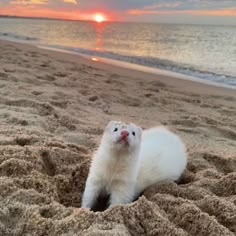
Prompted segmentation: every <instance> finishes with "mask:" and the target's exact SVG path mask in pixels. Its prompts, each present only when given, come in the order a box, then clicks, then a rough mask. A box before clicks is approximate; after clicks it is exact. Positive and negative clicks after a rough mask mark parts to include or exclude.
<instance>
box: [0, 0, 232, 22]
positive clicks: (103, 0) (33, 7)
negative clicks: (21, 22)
mask: <svg viewBox="0 0 236 236" xmlns="http://www.w3.org/2000/svg"><path fill="white" fill-rule="evenodd" d="M235 1H236V0H222V1H215V0H205V1H204V4H203V1H200V0H195V1H185V0H178V1H176V2H170V1H164V0H145V1H144V0H136V2H135V3H134V2H131V1H130V2H129V1H127V2H126V1H118V0H109V1H107V0H5V1H1V0H0V14H2V15H17V16H30V17H49V18H61V19H72V20H94V15H95V14H98V13H100V14H103V15H104V17H105V19H106V20H107V21H117V20H118V21H129V20H130V21H154V22H155V21H156V22H162V20H163V19H164V20H163V21H165V20H167V22H168V21H170V22H178V20H179V19H181V20H182V21H186V22H187V23H188V22H189V20H191V19H194V20H199V21H201V18H202V17H201V16H204V17H208V18H206V19H208V20H209V23H211V21H212V22H213V23H214V22H216V23H217V20H218V21H219V22H220V23H222V22H223V23H224V19H226V20H230V21H229V23H230V22H235V24H236V7H235ZM187 4H188V5H187ZM191 4H192V5H191ZM201 4H202V5H201ZM191 16H192V18H191ZM219 16H220V20H219V18H216V17H219Z"/></svg>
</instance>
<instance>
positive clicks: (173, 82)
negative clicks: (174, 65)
mask: <svg viewBox="0 0 236 236" xmlns="http://www.w3.org/2000/svg"><path fill="white" fill-rule="evenodd" d="M113 119H115V120H123V121H127V122H128V121H132V122H134V123H137V124H138V125H140V126H142V127H143V128H148V127H152V126H154V125H159V124H162V125H167V126H168V127H169V128H170V129H171V130H173V131H174V132H176V133H177V134H178V135H180V136H181V137H182V139H183V140H184V141H185V143H186V146H187V150H188V156H189V160H188V166H187V169H186V171H185V173H184V175H183V177H182V178H181V180H180V181H179V183H178V184H177V183H174V182H163V183H159V184H156V185H154V186H152V187H150V188H148V189H147V190H146V191H145V192H144V194H143V195H142V196H141V197H140V198H139V199H138V200H137V201H135V202H133V203H131V204H127V205H121V206H116V207H113V208H111V209H108V210H106V211H104V212H96V213H94V212H91V211H88V210H86V209H81V208H80V202H81V195H82V192H83V189H84V183H85V181H86V177H87V174H88V168H89V163H90V158H91V156H92V153H93V151H94V150H95V148H96V147H97V145H98V144H99V140H100V137H101V134H102V132H103V128H104V126H105V125H106V124H107V122H108V121H109V120H113ZM170 148H171V147H170ZM235 234H236V92H235V90H230V89H224V88H218V87H214V86H208V85H203V84H199V83H195V82H191V81H184V80H179V79H175V78H169V77H167V76H156V75H152V74H147V73H142V72H137V71H134V70H129V69H122V68H117V67H115V66H109V65H107V64H103V63H101V62H93V61H89V60H86V59H83V58H80V57H78V56H75V55H69V54H63V53H59V52H50V51H47V50H42V49H37V48H36V47H33V46H26V45H22V44H17V43H10V42H5V41H0V235H6V236H8V235H14V236H15V235H37V236H39V235H63V236H66V235H68V236H72V235H96V236H97V235H201V236H203V235H207V236H209V235H235Z"/></svg>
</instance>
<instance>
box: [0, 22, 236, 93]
mask: <svg viewBox="0 0 236 236" xmlns="http://www.w3.org/2000/svg"><path fill="white" fill-rule="evenodd" d="M0 39H6V40H13V41H20V42H27V43H29V44H34V45H37V46H42V47H49V48H52V49H60V50H61V49H63V50H66V51H70V52H77V53H80V54H83V55H87V56H91V57H93V56H96V57H101V58H106V59H112V60H116V61H120V62H126V63H131V64H134V65H141V66H145V67H146V68H152V69H153V68H156V69H161V70H163V71H165V72H174V73H178V74H182V75H185V76H190V77H194V78H196V79H199V80H200V81H206V82H214V83H215V82H216V83H218V85H219V86H221V85H222V86H228V87H232V88H235V89H236V27H233V26H210V25H209V26H207V25H175V24H172V25H171V24H158V23H155V24H154V23H113V22H103V23H96V22H82V21H66V20H46V19H23V18H22V19H21V18H0Z"/></svg>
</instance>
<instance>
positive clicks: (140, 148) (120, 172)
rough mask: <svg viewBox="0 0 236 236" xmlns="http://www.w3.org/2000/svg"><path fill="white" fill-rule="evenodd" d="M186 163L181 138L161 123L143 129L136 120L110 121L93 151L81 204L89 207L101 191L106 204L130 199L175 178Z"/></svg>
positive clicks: (120, 202) (114, 203)
mask: <svg viewBox="0 0 236 236" xmlns="http://www.w3.org/2000/svg"><path fill="white" fill-rule="evenodd" d="M186 163H187V156H186V152H185V146H184V144H183V143H182V141H181V140H180V138H179V137H178V136H177V135H175V134H174V133H172V132H170V131H169V130H168V129H166V128H164V127H156V128H151V129H148V130H145V131H142V129H141V128H140V127H138V126H136V125H135V124H125V123H123V122H117V121H111V122H110V123H109V124H108V125H107V127H106V129H105V131H104V134H103V137H102V141H101V144H100V146H99V149H98V151H97V152H96V153H95V155H94V157H93V160H92V164H91V167H90V170H89V175H88V178H87V181H86V186H85V191H84V194H83V199H82V207H84V208H92V207H93V205H94V203H95V202H96V200H97V198H98V196H99V195H100V194H101V193H104V192H105V193H106V194H109V195H110V202H109V206H111V205H116V204H124V203H129V202H131V201H133V200H134V198H135V197H137V196H138V195H139V194H140V193H141V192H143V191H144V190H145V189H146V188H147V187H149V186H151V185H153V184H155V183H157V182H159V181H162V180H173V181H175V180H178V179H179V177H180V176H181V175H182V173H183V171H184V169H185V167H186Z"/></svg>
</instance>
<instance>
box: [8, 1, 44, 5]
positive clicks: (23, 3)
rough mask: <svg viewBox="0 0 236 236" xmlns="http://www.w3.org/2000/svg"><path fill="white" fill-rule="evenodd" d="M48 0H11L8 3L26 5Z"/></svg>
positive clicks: (42, 2)
mask: <svg viewBox="0 0 236 236" xmlns="http://www.w3.org/2000/svg"><path fill="white" fill-rule="evenodd" d="M47 3H48V0H13V1H10V4H18V5H28V4H47Z"/></svg>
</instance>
